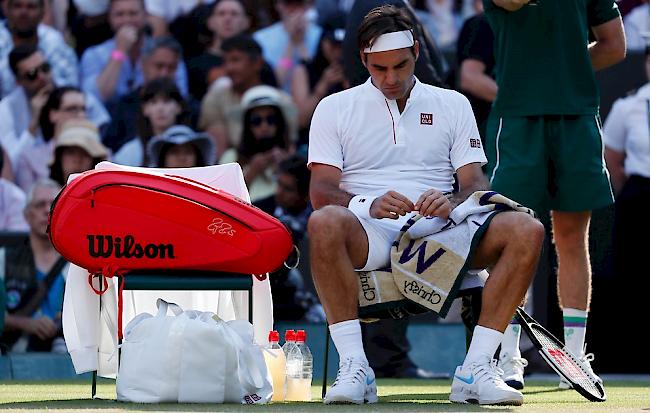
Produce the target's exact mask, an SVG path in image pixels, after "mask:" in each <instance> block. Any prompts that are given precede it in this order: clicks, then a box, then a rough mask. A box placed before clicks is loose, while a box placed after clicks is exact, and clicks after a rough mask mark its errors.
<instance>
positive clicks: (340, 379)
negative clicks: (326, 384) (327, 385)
mask: <svg viewBox="0 0 650 413" xmlns="http://www.w3.org/2000/svg"><path fill="white" fill-rule="evenodd" d="M366 375H367V373H366V369H365V363H364V362H363V361H360V360H355V359H354V358H346V359H344V360H343V361H341V362H340V363H339V371H338V373H337V374H336V380H334V383H332V387H334V386H336V385H338V384H355V383H365V379H366Z"/></svg>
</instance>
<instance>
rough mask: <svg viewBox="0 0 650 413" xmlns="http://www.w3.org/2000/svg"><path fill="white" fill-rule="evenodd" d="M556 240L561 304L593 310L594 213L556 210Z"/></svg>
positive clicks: (554, 212)
mask: <svg viewBox="0 0 650 413" xmlns="http://www.w3.org/2000/svg"><path fill="white" fill-rule="evenodd" d="M552 217H553V240H554V242H555V249H556V251H557V261H558V268H557V287H558V299H559V301H560V307H562V308H575V309H579V310H583V311H588V310H589V303H590V300H591V264H590V262H589V221H590V219H591V212H589V211H586V212H560V211H553V212H552Z"/></svg>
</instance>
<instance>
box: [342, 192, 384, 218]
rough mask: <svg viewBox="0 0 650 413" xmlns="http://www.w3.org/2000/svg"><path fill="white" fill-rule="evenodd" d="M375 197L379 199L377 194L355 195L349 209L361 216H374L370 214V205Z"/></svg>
mask: <svg viewBox="0 0 650 413" xmlns="http://www.w3.org/2000/svg"><path fill="white" fill-rule="evenodd" d="M375 199H377V197H376V196H369V195H355V196H353V197H352V199H351V200H350V203H349V204H348V209H349V210H350V211H352V212H354V214H355V215H356V216H358V217H359V218H372V217H371V216H370V207H371V206H372V202H373V201H374V200H375Z"/></svg>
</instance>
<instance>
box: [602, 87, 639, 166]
mask: <svg viewBox="0 0 650 413" xmlns="http://www.w3.org/2000/svg"><path fill="white" fill-rule="evenodd" d="M603 138H604V141H605V146H608V147H609V148H611V149H613V150H615V151H617V152H623V153H624V154H625V173H626V174H627V175H628V176H629V175H640V176H643V177H645V178H650V83H647V84H646V85H645V86H643V87H641V88H640V89H639V90H638V91H637V92H636V94H634V95H633V96H630V97H626V98H622V99H618V100H617V101H616V102H614V106H612V110H611V111H610V112H609V115H608V116H607V120H606V121H605V126H604V128H603Z"/></svg>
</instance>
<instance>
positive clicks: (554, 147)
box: [485, 115, 614, 213]
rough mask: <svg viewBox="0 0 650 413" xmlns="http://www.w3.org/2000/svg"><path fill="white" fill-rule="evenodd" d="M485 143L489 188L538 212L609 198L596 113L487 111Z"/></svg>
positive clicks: (580, 207) (589, 206)
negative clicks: (511, 113)
mask: <svg viewBox="0 0 650 413" xmlns="http://www.w3.org/2000/svg"><path fill="white" fill-rule="evenodd" d="M485 147H486V152H487V157H488V160H489V163H488V168H487V172H488V178H489V179H490V183H491V185H492V189H493V190H495V191H497V192H499V193H501V194H503V195H505V196H507V197H508V198H510V199H512V200H514V201H517V202H519V203H520V204H522V205H525V206H527V207H529V208H532V209H534V210H535V211H536V212H538V213H541V212H543V211H548V210H553V211H569V212H578V211H590V210H593V209H596V208H600V207H604V206H607V205H610V204H612V203H613V202H614V196H613V194H612V189H611V185H610V182H609V173H608V172H607V168H606V167H605V160H604V158H603V142H602V136H601V125H600V118H599V117H598V116H595V115H561V116H560V115H553V116H551V115H546V116H527V117H505V118H499V117H497V116H495V115H491V116H490V119H489V120H488V125H487V136H486V145H485Z"/></svg>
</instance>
